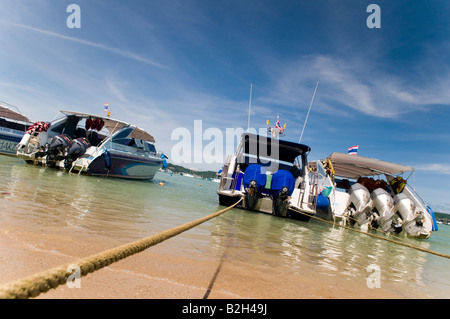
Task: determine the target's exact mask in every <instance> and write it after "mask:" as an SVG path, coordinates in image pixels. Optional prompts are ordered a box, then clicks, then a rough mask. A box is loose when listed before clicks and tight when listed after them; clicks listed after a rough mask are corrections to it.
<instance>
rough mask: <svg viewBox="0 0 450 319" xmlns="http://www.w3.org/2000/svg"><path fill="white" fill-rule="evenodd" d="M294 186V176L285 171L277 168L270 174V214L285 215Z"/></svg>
mask: <svg viewBox="0 0 450 319" xmlns="http://www.w3.org/2000/svg"><path fill="white" fill-rule="evenodd" d="M294 187H295V179H294V176H293V175H292V174H291V173H290V172H288V171H286V170H279V171H277V172H275V174H273V176H272V182H271V187H270V188H271V189H272V191H273V192H274V193H273V195H272V196H273V202H272V214H273V215H275V216H283V217H285V216H286V214H287V210H288V205H287V204H288V200H289V198H290V196H291V195H292V192H293V191H294Z"/></svg>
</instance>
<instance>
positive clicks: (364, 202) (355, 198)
mask: <svg viewBox="0 0 450 319" xmlns="http://www.w3.org/2000/svg"><path fill="white" fill-rule="evenodd" d="M348 193H349V195H350V197H349V201H348V203H349V206H348V211H349V212H350V225H352V226H353V225H354V224H355V223H358V225H360V226H361V225H364V224H365V223H367V222H368V220H369V218H370V216H371V212H370V210H371V207H370V205H369V202H370V193H369V190H368V189H367V188H366V187H365V186H364V185H362V184H359V183H356V184H353V185H352V186H351V187H350V189H349V192H348Z"/></svg>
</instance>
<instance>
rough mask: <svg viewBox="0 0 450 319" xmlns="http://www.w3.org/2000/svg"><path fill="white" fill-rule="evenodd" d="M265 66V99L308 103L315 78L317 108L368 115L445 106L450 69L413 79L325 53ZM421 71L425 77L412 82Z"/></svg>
mask: <svg viewBox="0 0 450 319" xmlns="http://www.w3.org/2000/svg"><path fill="white" fill-rule="evenodd" d="M266 65H270V67H268V68H267V70H266V73H267V74H269V75H270V74H271V75H272V79H273V82H274V84H273V87H274V90H273V93H271V94H270V95H269V96H268V97H267V98H266V101H267V102H272V103H279V104H285V105H287V106H298V104H299V103H301V102H303V101H305V102H306V101H309V98H310V96H311V94H312V91H311V90H310V89H311V87H312V86H314V84H315V83H316V82H317V81H319V82H320V86H319V91H318V99H317V104H318V105H317V106H316V108H318V109H319V110H320V111H322V112H326V111H329V109H330V107H331V108H332V109H333V111H337V112H339V113H340V114H341V115H344V114H345V113H343V112H347V113H348V112H361V113H363V114H366V115H369V116H372V117H379V118H398V117H399V116H401V115H402V114H406V113H410V112H414V111H416V110H423V109H425V107H426V106H427V105H432V104H450V93H449V90H448V85H450V70H449V72H445V68H443V69H442V70H441V72H442V74H443V75H441V76H433V75H432V74H429V75H425V74H415V76H414V79H412V78H408V77H407V76H404V77H400V76H398V75H396V74H393V73H391V72H389V71H388V70H384V69H383V68H381V67H380V66H379V65H377V63H375V62H371V61H364V60H362V59H354V58H347V59H343V58H337V57H334V56H328V55H315V56H303V57H301V58H300V59H298V60H297V61H294V62H288V63H267V64H266ZM272 66H273V67H272ZM412 73H414V70H412ZM422 75H423V79H426V80H424V81H417V80H416V79H418V78H419V79H420V78H421V77H422ZM430 78H432V79H434V80H432V79H430ZM305 88H306V89H305ZM308 90H309V91H311V92H309V91H308ZM302 104H304V105H306V104H307V103H302ZM341 106H344V107H346V108H344V109H342V108H341Z"/></svg>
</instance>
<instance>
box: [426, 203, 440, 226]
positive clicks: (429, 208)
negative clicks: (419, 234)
mask: <svg viewBox="0 0 450 319" xmlns="http://www.w3.org/2000/svg"><path fill="white" fill-rule="evenodd" d="M427 212H428V214H430V215H431V219H432V220H433V227H432V231H438V225H437V222H436V215H434V212H433V210H432V209H431V207H430V206H427Z"/></svg>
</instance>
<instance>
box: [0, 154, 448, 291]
mask: <svg viewBox="0 0 450 319" xmlns="http://www.w3.org/2000/svg"><path fill="white" fill-rule="evenodd" d="M0 179H1V181H2V183H1V184H0V209H1V210H0V222H1V223H2V225H6V224H8V225H16V226H20V228H21V229H24V230H26V231H29V232H34V231H36V232H39V231H42V230H45V231H46V233H52V232H55V233H59V234H61V233H62V234H67V236H69V235H70V236H75V237H80V238H94V237H95V238H103V239H105V240H110V241H111V242H117V243H127V242H130V241H133V240H137V239H141V238H144V237H146V236H149V235H151V234H155V233H158V232H160V231H163V230H167V229H170V228H172V227H175V226H179V225H181V224H184V223H187V222H190V221H193V220H195V219H198V218H200V217H203V216H206V215H209V214H211V213H213V212H216V211H218V210H220V209H223V208H224V207H222V206H220V205H219V204H218V196H217V193H216V192H217V188H218V186H219V184H218V183H214V182H210V181H206V180H201V179H196V178H189V177H183V176H179V175H169V174H166V173H158V174H157V175H156V177H155V179H154V180H153V181H152V182H140V181H126V180H120V179H106V178H96V177H91V176H84V175H81V176H78V175H74V174H70V175H69V174H68V173H66V172H65V171H59V170H56V169H49V168H45V167H39V166H33V165H29V164H25V163H24V162H23V161H22V160H20V159H17V158H14V157H6V156H0ZM161 183H163V184H164V185H161ZM439 227H440V230H439V232H437V233H436V235H435V234H433V235H432V236H431V237H430V238H429V239H428V240H408V241H409V242H412V243H414V244H416V245H420V246H422V247H424V248H427V249H430V250H434V251H438V252H441V253H445V254H450V238H449V236H450V227H449V226H446V225H439ZM438 235H442V236H438ZM165 245H166V247H170V250H171V253H175V254H183V255H185V256H189V258H198V259H202V258H211V257H217V258H218V259H219V258H222V257H224V258H226V259H227V260H234V261H239V262H245V263H251V264H253V265H264V266H266V267H269V268H273V269H274V271H280V270H282V269H289V270H291V271H294V272H298V273H302V270H304V269H305V267H308V269H312V270H313V271H314V272H316V273H318V274H323V275H324V276H331V277H340V278H342V279H345V280H349V281H351V280H355V279H357V278H367V277H368V276H369V275H370V274H371V272H370V271H369V270H368V267H373V266H374V265H375V266H376V267H379V270H380V274H381V285H382V286H383V287H388V288H389V290H391V291H393V292H395V293H398V294H400V295H401V296H404V297H406V298H416V297H419V298H422V297H423V298H448V297H449V296H450V262H449V260H448V259H446V258H443V257H439V256H434V255H431V254H428V253H425V252H421V251H418V250H414V249H411V248H408V247H404V246H400V245H396V244H393V243H390V242H387V241H383V240H379V239H376V238H372V237H369V236H367V235H364V234H360V233H357V232H352V231H349V230H345V229H343V228H340V227H338V226H333V225H329V224H326V223H323V222H321V221H314V220H312V221H310V222H301V221H295V220H289V219H282V218H276V217H272V216H270V215H266V214H262V213H253V212H247V211H244V210H240V209H232V210H230V211H228V212H227V213H225V214H222V215H220V216H219V217H217V218H214V219H213V220H211V221H208V222H206V223H204V224H202V225H200V226H198V227H196V228H195V229H192V230H189V231H187V232H186V233H184V234H183V236H182V237H180V238H176V239H174V240H173V241H172V242H171V244H165Z"/></svg>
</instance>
